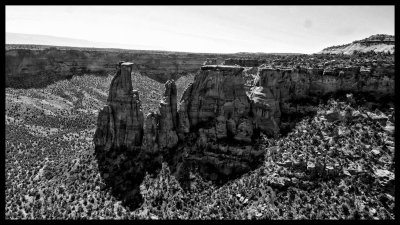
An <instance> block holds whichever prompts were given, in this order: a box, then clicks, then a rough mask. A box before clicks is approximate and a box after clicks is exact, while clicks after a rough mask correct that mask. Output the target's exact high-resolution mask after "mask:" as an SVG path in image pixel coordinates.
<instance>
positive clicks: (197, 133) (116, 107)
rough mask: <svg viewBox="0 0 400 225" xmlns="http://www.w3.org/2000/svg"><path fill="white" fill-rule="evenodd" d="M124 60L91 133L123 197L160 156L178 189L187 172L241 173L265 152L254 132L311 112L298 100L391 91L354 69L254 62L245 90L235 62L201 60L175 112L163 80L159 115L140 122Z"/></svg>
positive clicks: (173, 95)
mask: <svg viewBox="0 0 400 225" xmlns="http://www.w3.org/2000/svg"><path fill="white" fill-rule="evenodd" d="M132 65H133V64H132V63H124V62H121V63H119V70H118V71H117V73H116V75H115V76H114V78H113V80H112V82H111V86H110V92H109V97H108V101H107V105H106V106H105V107H104V108H103V109H102V110H101V111H100V112H99V117H98V123H97V130H96V133H95V136H94V143H95V149H96V157H97V158H98V160H99V166H100V167H101V171H102V172H103V176H104V177H105V178H106V177H108V178H109V179H107V178H106V180H107V182H108V183H109V184H110V185H111V186H112V187H113V188H114V190H115V191H117V192H118V193H119V194H121V195H122V196H123V199H124V200H125V201H129V200H130V199H134V200H135V199H136V202H137V201H138V200H140V195H138V185H139V184H140V182H141V180H142V179H143V177H144V174H145V173H146V171H148V172H154V171H156V170H157V168H159V167H160V166H161V162H162V161H167V162H168V164H170V167H171V169H172V171H173V173H174V174H175V175H176V176H177V177H179V178H178V180H180V181H181V182H183V184H182V185H183V186H185V184H184V181H185V179H186V178H185V177H188V176H189V175H188V171H189V170H190V169H199V171H200V173H201V174H202V175H203V176H204V177H206V178H208V179H211V180H214V181H225V180H226V179H229V178H232V177H235V176H238V175H240V174H242V173H244V172H247V171H249V170H250V169H252V168H254V167H255V166H257V165H258V162H260V161H261V159H262V157H263V153H264V150H265V149H262V148H261V149H259V148H258V146H257V144H256V143H257V140H258V137H259V134H260V132H263V133H264V134H267V135H269V136H275V135H277V134H279V133H280V131H281V129H282V118H283V117H287V116H288V115H289V116H290V115H298V114H306V113H308V112H312V111H313V110H314V108H313V107H311V106H310V107H307V106H303V105H301V104H297V102H299V101H302V100H304V99H320V98H322V97H323V96H326V95H329V94H332V93H336V92H340V91H344V92H348V91H350V92H354V93H357V92H371V91H372V88H373V87H375V89H374V93H375V94H376V96H377V97H379V96H384V95H393V91H394V81H393V79H392V78H388V77H386V78H385V77H383V79H382V77H379V76H373V75H371V74H369V76H368V77H364V76H363V75H362V74H361V72H360V68H351V67H349V68H343V69H338V68H334V69H322V70H321V69H309V68H302V67H298V68H271V67H260V68H258V73H257V75H256V76H255V80H254V86H253V87H252V88H251V91H250V92H248V93H246V87H245V79H244V74H243V73H244V72H243V71H244V68H243V67H240V66H227V65H205V66H202V67H201V70H200V71H199V73H198V74H197V75H196V76H195V79H194V81H193V83H191V84H190V85H189V86H188V87H187V88H186V90H185V91H184V93H183V95H182V98H181V100H180V104H179V109H177V105H178V104H177V87H176V84H175V82H174V80H168V81H167V82H166V83H165V92H164V95H163V97H162V99H161V101H160V105H159V112H152V113H149V114H148V115H146V119H144V117H143V113H142V111H141V102H140V99H139V93H138V91H135V90H132V83H131V72H132ZM371 73H372V72H371ZM355 87H356V88H355ZM334 113H335V112H332V113H328V112H327V116H326V117H327V118H326V119H328V120H335V116H336V117H338V116H339V117H340V118H346V115H335V114H334ZM331 114H332V115H331ZM330 115H331V117H332V118H331V117H329V116H330ZM375 117H377V118H378V116H375ZM307 166H309V167H310V168H311V167H313V166H318V165H317V164H315V165H314V164H310V165H307Z"/></svg>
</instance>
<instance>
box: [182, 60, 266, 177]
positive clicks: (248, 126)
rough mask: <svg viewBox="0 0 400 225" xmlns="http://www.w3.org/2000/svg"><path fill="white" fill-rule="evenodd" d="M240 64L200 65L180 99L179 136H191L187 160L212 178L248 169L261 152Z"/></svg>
mask: <svg viewBox="0 0 400 225" xmlns="http://www.w3.org/2000/svg"><path fill="white" fill-rule="evenodd" d="M242 72H243V68H242V67H239V66H222V65H221V66H220V65H218V66H216V65H212V66H203V67H202V68H201V71H200V73H199V74H198V75H197V76H196V78H195V80H194V82H193V84H191V86H189V87H188V88H187V89H186V91H185V93H184V94H183V96H182V99H181V108H180V109H179V112H178V114H179V122H180V136H181V137H183V139H184V140H186V139H187V137H191V138H192V139H193V138H194V141H193V145H191V146H188V148H189V151H188V152H189V153H190V156H189V157H188V160H189V161H191V162H193V163H194V164H195V165H198V166H199V168H200V172H201V173H202V174H203V175H204V176H206V177H208V178H209V179H211V180H215V181H217V180H219V179H224V178H227V177H230V176H234V175H237V174H241V173H243V172H245V171H248V170H249V169H250V168H252V166H255V165H256V164H257V163H256V161H257V159H258V157H260V156H261V155H262V152H261V151H257V150H256V149H254V147H253V146H252V144H251V143H252V141H255V139H256V138H255V137H256V135H255V134H254V133H255V131H254V126H253V119H254V118H253V116H252V115H251V102H250V99H249V98H248V96H247V95H246V92H245V86H244V79H243V75H242Z"/></svg>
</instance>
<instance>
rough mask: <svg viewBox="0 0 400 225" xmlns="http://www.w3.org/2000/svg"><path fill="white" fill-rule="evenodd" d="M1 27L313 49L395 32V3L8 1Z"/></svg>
mask: <svg viewBox="0 0 400 225" xmlns="http://www.w3.org/2000/svg"><path fill="white" fill-rule="evenodd" d="M6 32H14V33H26V34H41V35H52V36H59V37H67V38H77V39H85V40H89V41H94V42H111V43H119V44H130V45H132V44H136V45H141V46H148V47H147V49H154V50H170V51H186V52H220V53H232V52H290V53H315V52H318V51H320V50H322V49H323V48H325V47H328V46H331V45H337V44H346V43H349V42H352V41H354V40H359V39H363V38H366V37H369V36H370V35H373V34H391V35H394V6H6Z"/></svg>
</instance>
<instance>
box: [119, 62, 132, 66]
mask: <svg viewBox="0 0 400 225" xmlns="http://www.w3.org/2000/svg"><path fill="white" fill-rule="evenodd" d="M132 65H133V63H131V62H124V63H122V64H121V66H132Z"/></svg>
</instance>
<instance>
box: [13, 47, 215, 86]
mask: <svg viewBox="0 0 400 225" xmlns="http://www.w3.org/2000/svg"><path fill="white" fill-rule="evenodd" d="M220 57H221V56H219V55H217V54H202V53H179V52H156V51H147V52H146V51H135V50H120V51H118V50H102V49H95V50H93V49H92V50H89V49H85V50H82V49H69V48H66V49H62V48H55V47H50V48H44V49H8V50H6V87H14V88H31V87H44V86H46V85H48V84H51V83H53V82H55V81H58V80H63V79H68V78H72V76H74V75H82V74H99V75H107V74H109V73H114V71H115V68H116V64H115V62H119V61H132V62H135V64H134V66H133V70H135V71H139V72H140V73H141V74H142V75H145V76H148V77H150V78H152V79H154V80H156V81H158V82H162V83H164V82H166V81H167V80H169V79H178V78H179V77H180V76H182V75H186V74H188V73H194V72H196V71H197V70H198V68H199V67H200V66H201V65H202V64H203V62H204V61H205V60H206V59H207V58H220ZM219 60H222V59H219Z"/></svg>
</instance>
